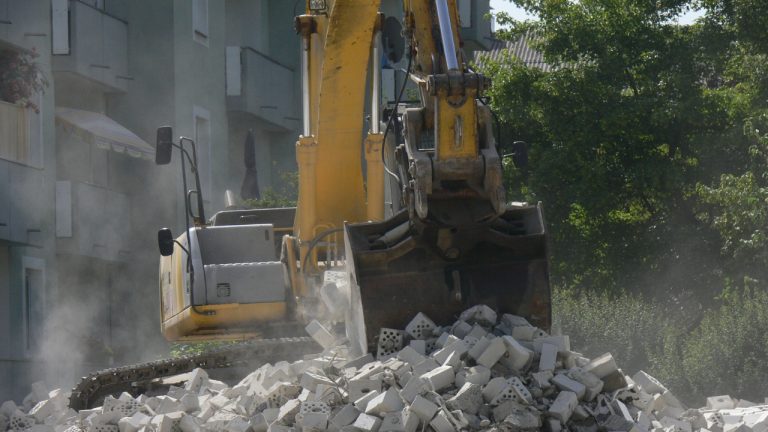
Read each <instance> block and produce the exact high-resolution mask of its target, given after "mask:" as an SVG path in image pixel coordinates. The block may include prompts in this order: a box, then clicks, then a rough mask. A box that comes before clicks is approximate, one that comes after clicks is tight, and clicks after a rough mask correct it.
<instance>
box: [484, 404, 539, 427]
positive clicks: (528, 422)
mask: <svg viewBox="0 0 768 432" xmlns="http://www.w3.org/2000/svg"><path fill="white" fill-rule="evenodd" d="M507 403H512V404H514V402H511V401H510V402H507ZM494 418H496V413H495V412H494ZM502 421H503V422H504V424H505V426H506V427H507V428H510V429H511V430H515V431H537V430H541V416H540V415H539V412H538V411H536V410H534V409H532V408H530V407H527V406H521V405H519V404H515V406H514V407H512V409H511V410H509V414H508V415H507V416H506V417H504V419H503V420H502Z"/></svg>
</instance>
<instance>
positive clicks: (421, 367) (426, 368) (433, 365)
mask: <svg viewBox="0 0 768 432" xmlns="http://www.w3.org/2000/svg"><path fill="white" fill-rule="evenodd" d="M439 367H440V364H439V363H438V362H436V361H435V359H433V358H430V357H425V358H424V361H423V362H421V363H419V364H417V365H416V366H414V367H413V374H414V375H415V376H421V375H424V374H425V373H428V372H431V371H433V370H435V369H437V368H439Z"/></svg>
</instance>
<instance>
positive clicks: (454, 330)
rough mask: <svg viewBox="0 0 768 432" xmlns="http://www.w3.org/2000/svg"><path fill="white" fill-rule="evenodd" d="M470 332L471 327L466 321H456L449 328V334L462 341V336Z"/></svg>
mask: <svg viewBox="0 0 768 432" xmlns="http://www.w3.org/2000/svg"><path fill="white" fill-rule="evenodd" d="M470 331H472V326H471V325H470V324H468V323H467V322H466V321H462V320H458V321H456V322H455V323H453V325H452V326H451V334H452V335H454V336H456V337H457V338H459V339H464V336H466V335H467V334H469V332H470Z"/></svg>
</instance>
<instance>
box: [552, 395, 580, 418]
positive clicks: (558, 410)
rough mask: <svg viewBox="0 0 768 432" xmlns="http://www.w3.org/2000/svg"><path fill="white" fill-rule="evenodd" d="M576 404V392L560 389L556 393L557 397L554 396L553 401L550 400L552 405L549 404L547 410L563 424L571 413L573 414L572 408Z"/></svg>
mask: <svg viewBox="0 0 768 432" xmlns="http://www.w3.org/2000/svg"><path fill="white" fill-rule="evenodd" d="M578 404H579V397H578V396H577V395H576V393H574V392H572V391H561V392H560V393H559V394H558V395H557V398H555V401H554V402H552V405H550V407H549V410H548V412H549V414H550V415H551V416H552V417H554V418H556V419H558V420H560V422H561V423H563V424H565V423H567V422H568V419H570V418H571V414H573V410H575V409H576V406H577V405H578Z"/></svg>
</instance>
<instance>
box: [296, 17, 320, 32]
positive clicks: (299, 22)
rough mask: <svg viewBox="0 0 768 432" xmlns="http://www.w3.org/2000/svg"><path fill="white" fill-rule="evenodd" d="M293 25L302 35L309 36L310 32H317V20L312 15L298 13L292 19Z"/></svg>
mask: <svg viewBox="0 0 768 432" xmlns="http://www.w3.org/2000/svg"><path fill="white" fill-rule="evenodd" d="M293 26H294V28H295V29H296V33H297V34H300V35H302V36H303V37H309V36H310V35H311V34H312V33H317V21H316V20H315V17H314V16H313V15H299V16H297V17H296V18H294V20H293Z"/></svg>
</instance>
